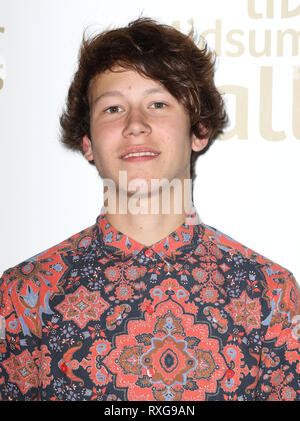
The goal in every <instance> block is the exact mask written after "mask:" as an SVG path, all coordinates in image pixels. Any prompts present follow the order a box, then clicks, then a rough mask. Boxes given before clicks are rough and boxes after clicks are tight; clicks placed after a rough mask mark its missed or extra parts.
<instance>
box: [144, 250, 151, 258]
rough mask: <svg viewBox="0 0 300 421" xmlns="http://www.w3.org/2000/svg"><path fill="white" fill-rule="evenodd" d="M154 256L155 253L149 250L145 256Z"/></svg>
mask: <svg viewBox="0 0 300 421" xmlns="http://www.w3.org/2000/svg"><path fill="white" fill-rule="evenodd" d="M152 255H153V251H152V250H150V249H148V250H146V251H145V256H146V257H151V256H152Z"/></svg>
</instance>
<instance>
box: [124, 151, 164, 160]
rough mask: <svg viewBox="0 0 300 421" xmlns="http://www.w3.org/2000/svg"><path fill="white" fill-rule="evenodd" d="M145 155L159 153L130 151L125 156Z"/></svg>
mask: <svg viewBox="0 0 300 421" xmlns="http://www.w3.org/2000/svg"><path fill="white" fill-rule="evenodd" d="M144 155H150V156H155V155H158V154H157V153H153V152H135V153H129V154H127V155H125V156H123V158H125V159H126V158H130V157H132V156H144Z"/></svg>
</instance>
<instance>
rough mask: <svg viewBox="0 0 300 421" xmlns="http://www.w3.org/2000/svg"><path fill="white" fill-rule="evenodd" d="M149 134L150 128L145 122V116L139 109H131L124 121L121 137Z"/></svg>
mask: <svg viewBox="0 0 300 421" xmlns="http://www.w3.org/2000/svg"><path fill="white" fill-rule="evenodd" d="M150 133H151V126H150V125H149V123H148V122H147V117H146V115H145V114H144V113H143V112H142V110H140V109H137V108H134V109H131V110H130V112H129V113H128V117H127V119H126V125H125V127H124V130H123V135H124V136H125V137H127V136H139V135H148V134H150Z"/></svg>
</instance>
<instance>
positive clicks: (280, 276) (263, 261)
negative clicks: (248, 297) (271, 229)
mask: <svg viewBox="0 0 300 421" xmlns="http://www.w3.org/2000/svg"><path fill="white" fill-rule="evenodd" d="M203 226H204V233H203V241H204V242H205V241H208V242H209V243H213V244H214V246H215V247H216V248H217V250H218V251H219V252H221V254H222V255H223V256H224V255H225V256H226V259H227V261H230V262H231V265H230V266H231V268H233V270H236V271H239V270H240V269H241V270H243V269H245V268H246V269H247V270H246V271H245V273H246V276H247V275H248V278H249V279H246V282H248V284H249V286H250V284H251V283H253V282H256V281H257V283H258V284H260V287H261V288H262V290H261V293H262V296H263V298H264V299H265V300H266V301H267V302H268V306H269V307H274V311H273V315H274V316H275V313H278V314H277V316H278V315H279V314H280V316H281V317H280V318H282V317H283V318H287V319H289V320H291V319H292V318H293V317H294V316H295V315H298V314H299V313H300V292H299V285H298V283H297V282H296V280H295V278H294V276H293V274H292V272H290V271H289V270H288V269H287V268H285V267H283V266H281V265H280V264H278V263H276V262H274V261H273V260H271V259H269V258H267V257H265V256H264V255H262V254H260V253H258V252H256V251H254V250H252V249H251V248H249V247H247V246H245V245H244V244H242V243H240V242H239V241H237V240H235V239H233V238H231V237H230V236H228V235H227V234H224V233H223V232H221V231H219V230H217V229H216V228H214V227H211V226H209V225H206V224H203ZM252 286H253V285H252Z"/></svg>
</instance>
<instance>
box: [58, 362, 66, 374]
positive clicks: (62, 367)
mask: <svg viewBox="0 0 300 421" xmlns="http://www.w3.org/2000/svg"><path fill="white" fill-rule="evenodd" d="M60 370H61V371H62V372H63V373H66V372H67V370H68V367H67V366H66V364H65V363H62V364H61V366H60Z"/></svg>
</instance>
